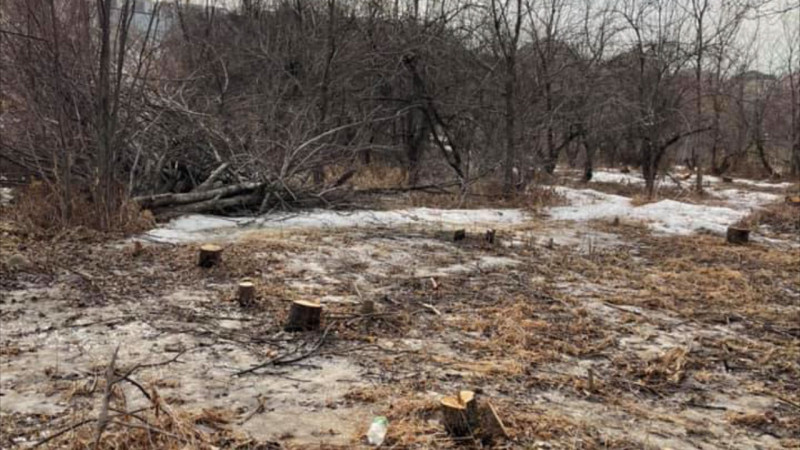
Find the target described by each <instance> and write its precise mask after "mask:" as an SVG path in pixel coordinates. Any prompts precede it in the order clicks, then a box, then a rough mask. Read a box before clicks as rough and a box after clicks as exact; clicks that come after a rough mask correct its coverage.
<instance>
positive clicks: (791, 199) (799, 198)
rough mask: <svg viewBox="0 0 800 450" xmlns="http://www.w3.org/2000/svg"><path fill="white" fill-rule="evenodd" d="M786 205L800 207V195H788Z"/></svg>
mask: <svg viewBox="0 0 800 450" xmlns="http://www.w3.org/2000/svg"><path fill="white" fill-rule="evenodd" d="M786 204H787V205H789V206H800V195H787V196H786Z"/></svg>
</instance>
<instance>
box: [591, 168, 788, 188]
mask: <svg viewBox="0 0 800 450" xmlns="http://www.w3.org/2000/svg"><path fill="white" fill-rule="evenodd" d="M656 181H657V183H658V184H660V185H667V186H677V183H675V181H674V180H673V179H672V178H669V177H660V178H659V179H658V180H656ZM592 182H594V183H617V184H623V185H632V186H644V178H643V177H642V174H641V173H637V172H631V173H622V172H617V171H613V170H598V171H596V172H593V173H592ZM694 182H695V179H694V177H692V178H690V179H688V180H685V182H684V183H682V184H683V186H684V187H686V186H690V185H692V184H693V183H694ZM721 184H728V185H732V184H742V185H747V186H752V187H755V188H760V189H779V190H780V189H788V188H791V187H792V186H794V184H795V183H791V182H788V181H787V182H783V183H775V182H772V181H770V180H763V181H758V180H748V179H746V178H734V179H733V181H732V183H725V182H724V181H723V180H722V178H721V177H716V176H713V175H705V176H703V185H704V186H706V187H709V186H713V187H717V185H721Z"/></svg>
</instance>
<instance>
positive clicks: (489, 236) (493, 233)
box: [484, 229, 497, 245]
mask: <svg viewBox="0 0 800 450" xmlns="http://www.w3.org/2000/svg"><path fill="white" fill-rule="evenodd" d="M495 237H497V230H494V229H488V230H486V236H485V237H484V239H486V242H488V243H489V244H492V245H493V244H494V239H495Z"/></svg>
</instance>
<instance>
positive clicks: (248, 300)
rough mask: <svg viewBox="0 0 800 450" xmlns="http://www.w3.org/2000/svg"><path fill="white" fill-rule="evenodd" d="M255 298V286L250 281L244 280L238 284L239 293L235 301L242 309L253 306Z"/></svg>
mask: <svg viewBox="0 0 800 450" xmlns="http://www.w3.org/2000/svg"><path fill="white" fill-rule="evenodd" d="M255 298H256V285H255V284H254V283H253V281H252V280H250V279H244V280H242V281H240V282H239V292H238V295H237V301H238V302H239V306H241V307H242V308H249V307H251V306H253V304H254V303H255Z"/></svg>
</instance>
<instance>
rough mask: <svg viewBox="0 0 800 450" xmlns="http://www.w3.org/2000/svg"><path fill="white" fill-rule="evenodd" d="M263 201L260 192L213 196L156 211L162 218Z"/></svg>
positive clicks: (252, 204)
mask: <svg viewBox="0 0 800 450" xmlns="http://www.w3.org/2000/svg"><path fill="white" fill-rule="evenodd" d="M259 201H261V195H260V194H258V193H253V194H243V195H237V196H234V197H228V198H212V199H211V200H203V201H199V202H196V203H190V204H184V205H178V206H174V207H165V208H162V209H157V210H155V211H154V213H155V214H156V215H157V216H158V217H161V218H166V217H171V216H179V215H182V214H189V213H202V212H215V211H220V210H222V209H225V208H233V207H240V208H245V209H247V208H250V207H252V206H255V205H257V204H258V202H259Z"/></svg>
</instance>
